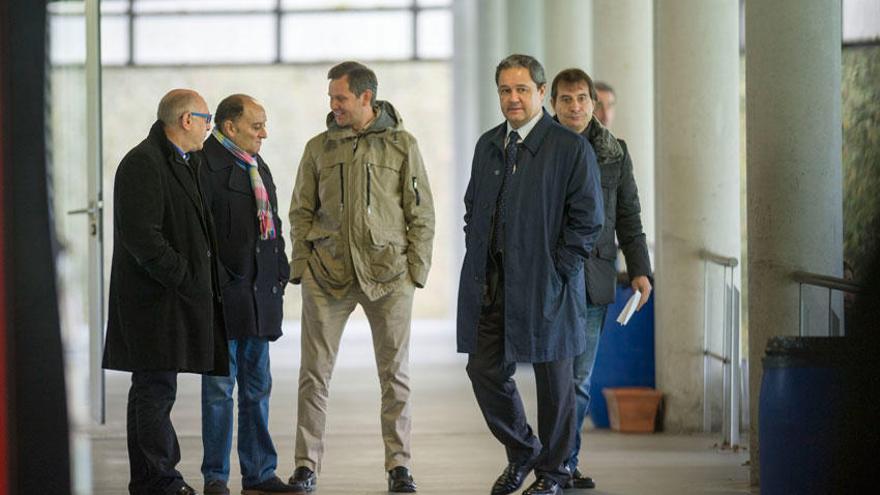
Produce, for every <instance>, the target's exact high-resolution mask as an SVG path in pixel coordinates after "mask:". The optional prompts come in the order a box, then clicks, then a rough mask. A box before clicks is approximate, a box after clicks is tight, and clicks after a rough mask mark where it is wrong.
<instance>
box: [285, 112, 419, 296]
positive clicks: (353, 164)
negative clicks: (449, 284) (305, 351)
mask: <svg viewBox="0 0 880 495" xmlns="http://www.w3.org/2000/svg"><path fill="white" fill-rule="evenodd" d="M376 105H377V107H376V112H377V116H376V119H375V120H374V121H373V124H372V125H370V127H369V128H367V129H365V130H364V131H362V132H360V133H356V132H354V131H353V130H352V129H351V128H350V127H345V128H343V127H339V126H337V125H336V122H335V121H334V119H333V114H332V113H331V114H329V115H328V116H327V130H326V131H325V132H322V133H321V134H318V135H317V136H315V137H314V138H312V139H311V140H310V141H309V142H308V144H306V148H305V151H304V152H303V157H302V161H301V162H300V165H299V171H298V172H297V177H296V185H295V186H294V188H293V197H292V199H291V202H290V226H291V227H290V228H291V240H292V243H291V244H292V246H293V252H292V256H291V259H292V261H291V263H290V268H291V270H290V272H291V273H290V278H291V281H292V282H293V283H295V284H296V283H299V282H300V280H301V279H302V276H303V272H304V271H305V269H306V267H307V266H308V267H309V268H311V272H312V274H313V275H314V277H315V279H316V281H317V282H318V284H319V285H320V286H321V287H322V288H323V289H324V290H326V291H327V292H329V293H330V294H331V295H334V296H335V297H341V296H342V295H344V294H345V293H346V292H347V291H348V289H349V287H350V286H351V284H352V283H355V281H356V282H357V283H359V284H360V287H361V289H362V290H363V291H364V293H365V294H366V295H367V297H369V298H370V300H376V299H379V298H380V297H382V296H384V295H386V294H388V293H390V292H392V291H393V290H394V289H395V288H397V287H399V286H400V285H401V284H403V283H405V282H407V281H412V283H414V284H415V285H416V286H418V287H423V286H424V285H425V281H426V280H427V277H428V270H429V269H430V267H431V249H432V245H433V239H434V203H433V199H432V197H431V188H430V186H429V184H428V176H427V173H426V172H425V166H424V163H423V162H422V156H421V154H420V153H419V148H418V144H417V143H416V139H415V138H414V137H413V136H412V135H411V134H410V133H408V132H407V131H405V130H404V129H403V124H402V120H401V118H400V116H399V115H398V114H397V111H396V110H395V109H394V107H393V106H391V104H390V103H388V102H385V101H377V102H376Z"/></svg>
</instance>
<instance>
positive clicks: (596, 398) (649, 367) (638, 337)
mask: <svg viewBox="0 0 880 495" xmlns="http://www.w3.org/2000/svg"><path fill="white" fill-rule="evenodd" d="M632 293H633V290H632V288H631V287H629V286H624V285H619V286H618V287H617V297H616V299H615V301H614V303H613V304H610V305H609V306H608V314H607V315H606V317H605V326H604V327H603V329H602V336H601V337H600V339H599V349H598V351H597V353H596V364H595V366H594V367H593V376H592V384H591V386H590V417H591V419H592V421H593V425H594V426H595V427H596V428H608V427H610V421H609V420H608V407H607V404H606V402H605V396H604V395H602V389H603V388H606V387H652V388H653V387H654V383H655V382H654V299H655V296H656V291H654V292H653V293H652V294H651V298H650V299H648V302H647V303H646V304H645V306H644V307H642V309H641V310H639V311H637V312H636V313H635V314H634V315H633V316H632V318H631V319H630V320H629V323H627V325H626V326H621V325H620V324H619V323H617V321H616V320H617V315H619V314H620V311H621V310H622V309H623V307H624V305H626V301H627V300H628V299H629V298H630V296H631V295H632Z"/></svg>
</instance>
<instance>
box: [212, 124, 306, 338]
mask: <svg viewBox="0 0 880 495" xmlns="http://www.w3.org/2000/svg"><path fill="white" fill-rule="evenodd" d="M202 154H203V156H204V158H205V161H206V166H205V167H202V169H201V177H202V193H203V194H204V196H205V203H206V204H207V205H208V207H209V209H210V211H211V213H212V215H213V217H214V224H215V225H216V228H217V246H218V252H219V253H220V259H219V261H220V279H221V283H222V291H223V312H224V315H225V317H226V318H225V319H226V333H227V335H228V337H229V338H230V339H236V338H242V337H252V336H258V337H267V338H269V339H271V340H275V339H277V338H278V337H280V336H281V319H282V305H283V297H282V296H283V295H284V287H285V286H286V285H287V280H288V278H290V266H289V265H288V264H287V255H286V254H285V253H284V236H283V235H282V230H281V218H279V216H278V199H277V197H276V195H275V183H274V182H273V181H272V174H271V173H270V172H269V167H268V166H267V165H266V162H264V161H263V159H262V158H260V156H259V155H257V163H258V164H259V168H258V170H259V172H260V177H261V178H262V179H263V185H265V186H266V191H268V193H269V202H270V204H271V205H272V214H273V217H274V219H275V239H267V240H261V239H260V230H259V224H258V221H257V205H256V202H255V199H254V192H253V188H252V187H251V180H250V177H249V176H248V173H247V172H246V171H245V170H244V169H243V168H241V167H240V166H239V165H238V164H237V163H236V162H235V158H234V157H233V156H232V153H230V152H229V151H228V150H227V149H226V148H224V147H223V145H222V144H220V142H219V141H217V139H216V138H214V136H210V137H208V140H207V141H205V147H204V149H203V151H202Z"/></svg>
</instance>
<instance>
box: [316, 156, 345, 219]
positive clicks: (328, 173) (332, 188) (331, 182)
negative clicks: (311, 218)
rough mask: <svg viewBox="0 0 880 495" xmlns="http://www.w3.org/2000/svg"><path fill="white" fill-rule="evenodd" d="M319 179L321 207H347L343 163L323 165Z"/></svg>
mask: <svg viewBox="0 0 880 495" xmlns="http://www.w3.org/2000/svg"><path fill="white" fill-rule="evenodd" d="M319 174H320V176H319V177H318V199H320V201H321V207H322V208H326V209H331V208H330V207H331V206H336V207H337V208H343V207H344V205H345V186H346V184H345V167H344V165H343V163H341V162H338V163H322V164H321V165H320V170H319Z"/></svg>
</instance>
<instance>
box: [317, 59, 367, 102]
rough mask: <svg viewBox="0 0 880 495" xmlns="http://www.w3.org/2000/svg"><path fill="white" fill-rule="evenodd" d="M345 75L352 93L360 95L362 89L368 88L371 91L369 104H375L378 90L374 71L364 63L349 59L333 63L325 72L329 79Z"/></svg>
mask: <svg viewBox="0 0 880 495" xmlns="http://www.w3.org/2000/svg"><path fill="white" fill-rule="evenodd" d="M345 76H348V89H349V90H350V91H351V92H352V93H354V95H355V96H360V95H362V94H363V93H364V91H366V90H368V89H369V90H370V91H371V92H372V97H371V98H370V105H375V104H376V92H377V91H378V90H379V80H378V79H376V73H375V72H373V71H372V70H371V69H370V68H369V67H367V66H366V65H364V64H362V63H360V62H354V61H351V60H349V61H347V62H342V63H341V64H337V65H334V66H333V68H331V69H330V71H329V72H327V79H330V80H335V79H342V78H343V77H345Z"/></svg>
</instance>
